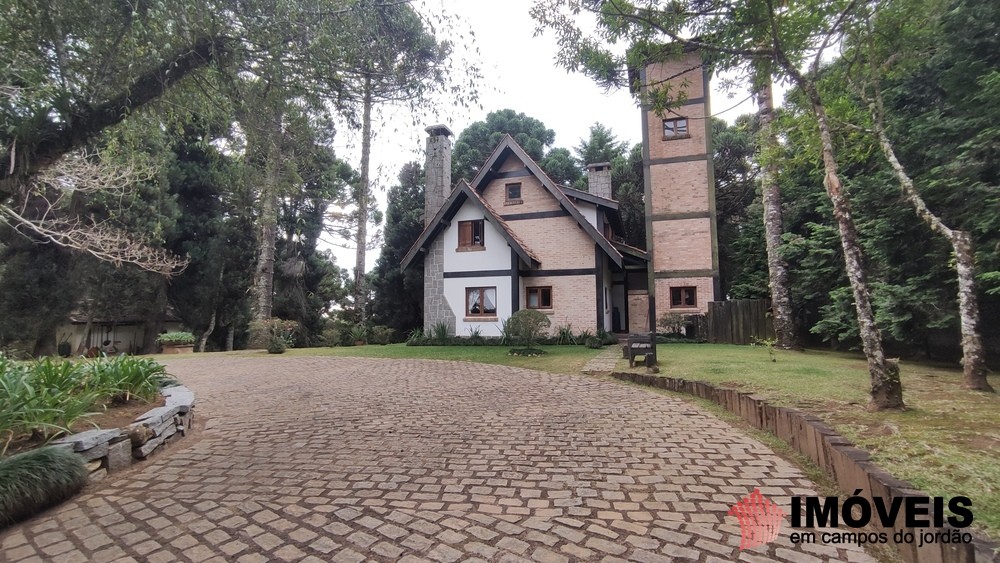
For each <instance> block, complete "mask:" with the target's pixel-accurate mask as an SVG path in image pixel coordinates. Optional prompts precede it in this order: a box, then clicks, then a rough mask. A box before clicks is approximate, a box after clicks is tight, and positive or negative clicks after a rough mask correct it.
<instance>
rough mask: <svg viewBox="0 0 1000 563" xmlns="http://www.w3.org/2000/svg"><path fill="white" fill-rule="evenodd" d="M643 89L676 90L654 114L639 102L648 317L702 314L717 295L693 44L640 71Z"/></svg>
mask: <svg viewBox="0 0 1000 563" xmlns="http://www.w3.org/2000/svg"><path fill="white" fill-rule="evenodd" d="M639 77H640V80H641V84H642V88H643V89H644V91H649V89H654V88H659V87H664V86H666V85H668V84H669V87H670V88H671V89H670V93H671V95H672V96H674V97H675V99H676V98H677V97H680V94H681V93H684V98H685V101H684V102H683V103H682V105H680V106H679V107H676V108H674V109H672V110H668V111H666V112H665V113H663V114H662V115H658V114H657V113H656V112H655V111H652V110H650V109H649V108H648V105H644V107H643V109H642V125H643V129H642V130H643V139H642V140H643V143H642V144H643V155H642V156H643V171H644V182H645V202H646V248H647V249H648V250H649V255H650V265H649V287H650V288H651V291H650V299H649V312H650V323H651V324H653V323H655V319H658V318H659V317H661V316H662V315H664V314H665V313H669V312H673V313H680V314H693V313H705V312H706V311H707V310H708V302H709V301H714V300H716V299H718V298H719V297H720V296H719V293H720V290H719V247H718V241H717V238H716V216H715V187H714V185H715V180H714V174H713V168H712V138H711V134H712V128H711V122H710V118H709V116H710V115H711V112H710V111H709V89H708V88H709V82H708V70H707V68H705V67H704V66H703V65H702V57H701V54H700V53H698V52H697V51H690V52H684V53H682V54H679V55H677V56H676V57H675V58H673V59H671V60H669V61H665V62H657V63H652V64H649V65H647V66H646V67H645V68H644V69H642V70H640V76H639ZM651 329H652V327H651Z"/></svg>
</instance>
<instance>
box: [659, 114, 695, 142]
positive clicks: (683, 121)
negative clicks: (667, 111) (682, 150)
mask: <svg viewBox="0 0 1000 563" xmlns="http://www.w3.org/2000/svg"><path fill="white" fill-rule="evenodd" d="M690 136H691V134H690V133H689V132H688V120H687V118H686V117H678V118H677V119H664V120H663V138H664V139H681V138H684V137H690Z"/></svg>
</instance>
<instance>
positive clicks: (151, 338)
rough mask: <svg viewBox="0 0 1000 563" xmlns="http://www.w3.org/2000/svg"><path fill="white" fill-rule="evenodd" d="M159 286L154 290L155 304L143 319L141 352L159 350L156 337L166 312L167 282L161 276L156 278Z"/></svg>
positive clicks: (153, 352) (146, 352)
mask: <svg viewBox="0 0 1000 563" xmlns="http://www.w3.org/2000/svg"><path fill="white" fill-rule="evenodd" d="M158 281H159V288H158V289H157V292H156V304H155V305H153V307H152V308H151V309H150V310H151V311H152V313H151V314H147V316H146V318H145V319H144V320H143V326H144V328H145V331H144V334H143V338H142V353H143V354H155V353H157V352H159V351H160V345H159V343H157V341H156V339H157V338H159V337H160V331H161V330H163V322H164V318H165V316H166V313H167V284H166V283H165V282H163V278H158Z"/></svg>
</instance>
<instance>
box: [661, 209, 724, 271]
mask: <svg viewBox="0 0 1000 563" xmlns="http://www.w3.org/2000/svg"><path fill="white" fill-rule="evenodd" d="M710 228H711V225H710V222H709V220H708V219H680V220H673V221H656V222H654V223H653V232H652V236H653V244H654V245H655V248H656V251H655V253H654V255H653V264H652V268H653V271H654V272H668V271H684V270H711V269H712V235H711V233H710V232H709V229H710Z"/></svg>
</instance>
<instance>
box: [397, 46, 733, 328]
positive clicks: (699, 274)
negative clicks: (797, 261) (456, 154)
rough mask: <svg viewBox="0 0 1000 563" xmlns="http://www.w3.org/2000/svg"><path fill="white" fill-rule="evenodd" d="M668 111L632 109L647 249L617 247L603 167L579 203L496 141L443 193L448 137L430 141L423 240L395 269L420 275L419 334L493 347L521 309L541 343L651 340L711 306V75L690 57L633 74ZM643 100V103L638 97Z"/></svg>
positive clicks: (436, 132) (433, 132) (439, 133)
mask: <svg viewBox="0 0 1000 563" xmlns="http://www.w3.org/2000/svg"><path fill="white" fill-rule="evenodd" d="M636 75H637V76H638V77H639V79H640V81H639V84H640V88H642V89H646V88H650V87H653V86H650V85H654V86H656V85H658V86H664V85H666V86H667V87H669V88H670V89H671V90H670V91H671V92H672V93H673V95H674V96H677V99H679V100H682V102H681V103H680V104H679V106H678V107H675V108H673V109H671V110H669V111H668V112H659V113H658V112H656V111H653V110H652V109H651V108H650V107H649V106H648V105H645V104H644V105H643V107H642V109H641V112H642V113H641V115H642V120H641V123H642V131H643V136H642V139H643V172H644V174H643V176H644V178H643V181H644V201H645V207H646V208H645V214H646V249H647V250H645V251H644V250H641V249H637V248H633V247H630V246H628V245H625V244H624V243H623V242H622V239H621V237H620V236H619V234H620V232H621V219H620V217H619V215H618V203H617V202H616V201H615V200H614V199H612V186H611V169H610V165H609V164H608V163H597V164H591V165H589V166H588V173H587V178H588V184H589V186H588V188H589V190H588V191H587V192H583V191H579V190H574V189H572V188H568V187H566V186H560V185H557V184H556V183H555V182H553V181H552V179H551V178H549V177H548V176H547V175H546V174H545V172H544V171H543V170H542V169H541V168H540V167H539V166H538V164H537V163H536V162H534V161H533V160H532V159H531V157H529V156H528V155H527V154H526V153H525V151H524V150H523V149H522V148H521V147H520V146H518V144H517V143H516V142H515V141H514V139H513V138H511V137H510V136H505V137H504V139H503V140H502V141H501V142H500V144H499V145H498V146H497V147H496V149H495V150H494V151H493V153H492V154H491V155H490V157H489V158H488V159H487V161H486V162H485V163H484V165H483V166H482V168H481V169H480V172H479V174H478V175H477V176H476V177H475V178H473V179H472V181H471V182H466V181H464V180H462V181H460V182H458V184H457V185H455V186H454V187H453V186H452V184H451V140H450V137H451V134H452V133H451V131H449V130H448V128H447V127H445V126H443V125H437V126H433V127H429V128H427V132H428V139H427V156H426V159H427V164H426V175H427V176H426V192H425V193H426V197H425V203H424V222H425V228H424V231H423V232H422V233H421V235H420V237H419V238H418V239H417V241H416V243H414V245H413V247H412V248H411V249H410V251H409V252H408V253H407V255H406V256H405V257H404V259H403V264H402V265H403V267H404V268H408V267H417V265H418V264H420V263H421V261H422V263H423V268H424V330H425V331H430V330H432V329H433V327H435V326H437V325H439V324H444V325H445V326H447V327H448V332H449V334H454V335H459V336H462V335H471V334H473V333H476V332H478V333H479V334H481V335H482V336H499V335H500V332H501V328H500V327H501V323H502V322H503V320H504V319H506V318H508V317H509V316H510V315H512V314H513V313H514V312H515V311H518V310H519V309H522V308H529V309H537V310H539V311H541V312H543V313H545V314H547V315H549V317H550V320H551V323H552V324H551V327H552V328H551V330H552V331H555V330H556V329H557V328H559V327H564V326H571V327H572V328H573V330H575V331H581V330H589V331H591V332H594V333H596V332H597V331H598V330H605V331H608V332H633V333H636V332H648V331H650V330H655V329H656V320H657V319H659V318H661V317H662V316H663V315H664V314H666V313H676V314H680V315H700V314H705V313H706V312H707V310H708V303H709V302H710V301H715V300H717V299H718V298H719V293H720V290H719V255H718V240H717V235H716V212H715V189H714V178H713V163H712V139H711V127H710V116H711V111H710V109H709V88H708V85H709V75H708V69H707V66H706V65H705V64H704V62H703V59H702V57H701V54H700V53H698V52H697V51H692V50H687V51H684V52H683V53H680V54H678V56H676V57H674V58H672V59H671V60H668V61H655V62H651V63H649V64H646V65H644V66H643V68H641V69H638V70H637V72H636ZM643 98H644V99H645V96H644V97H643Z"/></svg>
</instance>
